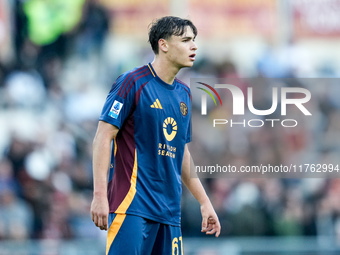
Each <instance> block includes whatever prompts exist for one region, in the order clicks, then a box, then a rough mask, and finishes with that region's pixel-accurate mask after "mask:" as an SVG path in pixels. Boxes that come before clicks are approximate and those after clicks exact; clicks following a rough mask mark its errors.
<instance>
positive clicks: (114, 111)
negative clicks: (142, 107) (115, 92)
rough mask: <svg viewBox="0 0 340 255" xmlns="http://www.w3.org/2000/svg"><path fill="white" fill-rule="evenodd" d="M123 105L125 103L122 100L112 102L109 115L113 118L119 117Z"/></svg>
mask: <svg viewBox="0 0 340 255" xmlns="http://www.w3.org/2000/svg"><path fill="white" fill-rule="evenodd" d="M122 107H123V104H122V103H121V102H119V101H117V100H115V101H114V102H113V104H112V107H111V110H110V112H109V116H110V117H111V118H114V119H117V118H118V116H119V113H120V110H121V109H122Z"/></svg>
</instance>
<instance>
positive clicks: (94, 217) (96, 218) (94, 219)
mask: <svg viewBox="0 0 340 255" xmlns="http://www.w3.org/2000/svg"><path fill="white" fill-rule="evenodd" d="M93 223H94V225H96V226H97V227H98V217H97V215H96V214H94V215H93Z"/></svg>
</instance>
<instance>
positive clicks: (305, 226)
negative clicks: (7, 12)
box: [0, 1, 340, 241]
mask: <svg viewBox="0 0 340 255" xmlns="http://www.w3.org/2000/svg"><path fill="white" fill-rule="evenodd" d="M18 2H19V1H18ZM14 10H15V15H14V16H15V24H16V26H15V33H14V40H13V43H14V49H15V51H14V52H15V61H12V62H11V63H10V64H8V63H0V127H1V128H0V240H2V239H18V240H24V239H30V238H37V239H74V238H91V237H98V236H99V235H100V234H99V231H98V230H97V229H96V228H95V226H94V225H93V223H92V221H91V219H90V212H89V210H90V203H91V200H92V166H91V158H92V156H91V154H92V140H93V137H94V134H95V131H96V127H97V123H98V117H99V115H100V112H101V108H102V106H103V103H104V101H105V97H106V95H107V93H108V91H109V90H110V87H111V84H112V83H113V82H114V80H115V79H116V77H118V75H119V74H120V73H121V72H123V71H127V70H128V68H132V67H134V65H135V64H136V63H138V65H143V64H145V63H146V62H145V61H151V60H152V58H151V59H149V58H150V56H151V55H150V53H151V49H149V48H145V49H144V48H143V49H141V50H132V52H138V54H136V55H133V59H130V58H129V59H126V58H125V59H123V58H122V59H120V58H118V57H117V58H116V59H109V57H108V55H107V52H112V51H115V50H113V49H111V47H114V46H115V44H111V43H110V42H111V40H112V37H114V31H113V32H112V31H110V29H109V21H108V20H109V17H108V16H109V14H108V12H107V11H106V10H105V9H103V8H102V7H101V6H100V5H97V4H96V3H95V1H88V2H86V4H85V5H84V6H83V10H82V11H83V15H82V18H81V20H80V22H79V24H78V25H77V26H76V27H75V28H74V29H73V30H72V31H70V32H68V33H66V34H61V35H59V36H58V38H57V39H56V40H55V41H54V42H52V43H49V44H47V45H44V46H39V45H37V44H35V43H33V42H32V41H31V40H30V39H29V37H28V34H27V20H26V19H27V16H26V14H25V13H24V12H23V9H22V5H21V4H17V5H15V7H14ZM292 48H294V42H290V45H289V49H292ZM261 50H263V49H261ZM0 51H1V50H0ZM200 54H201V56H200V58H198V61H197V63H195V65H194V68H192V69H190V70H189V69H188V70H183V71H182V72H181V74H180V77H179V78H181V79H183V80H184V82H186V83H188V84H189V83H190V78H192V77H216V78H230V77H234V78H237V77H240V74H239V72H238V70H239V69H240V68H241V69H242V67H240V66H238V65H237V63H234V62H233V60H231V59H228V57H227V56H226V59H225V61H223V62H222V63H221V62H218V63H215V62H214V61H213V60H211V58H210V59H209V58H208V57H207V56H204V52H202V53H200ZM294 54H297V53H294ZM198 55H199V54H198ZM286 56H287V48H285V49H282V50H281V51H280V50H278V51H275V52H274V51H272V50H270V47H269V46H268V48H265V49H264V50H263V52H261V54H259V57H258V59H257V60H256V61H255V62H254V63H253V66H254V67H255V69H256V76H258V77H264V78H266V77H276V78H283V77H297V76H302V77H303V76H304V75H306V76H311V75H312V76H313V77H330V78H335V77H337V75H339V72H340V70H337V68H336V67H335V66H332V64H331V63H326V64H325V65H323V66H321V67H320V66H319V67H318V68H314V69H313V68H307V69H306V67H307V65H306V60H305V58H303V57H301V58H298V59H294V61H292V60H291V59H290V58H287V57H286ZM299 59H300V60H301V61H305V62H304V63H303V64H301V62H299ZM307 62H308V61H307ZM127 67H128V68H127ZM242 75H243V76H246V74H245V73H243V74H242ZM250 75H254V74H253V73H252V74H250ZM333 80H334V79H333ZM300 86H302V87H306V88H308V89H309V90H310V91H311V92H312V94H313V95H315V96H316V98H314V100H313V102H312V103H311V106H310V107H312V108H313V120H314V119H315V120H316V122H317V123H315V124H314V125H311V126H301V127H300V126H299V127H298V128H294V129H290V130H289V131H284V130H282V129H279V131H282V132H278V129H270V128H269V129H267V128H258V129H252V130H247V131H246V132H240V131H238V129H223V130H219V131H217V132H222V133H223V132H224V135H222V136H220V137H223V138H224V139H221V140H219V144H217V145H216V144H213V145H212V144H210V143H209V141H216V139H215V140H214V139H212V140H209V139H205V137H203V136H202V133H204V127H205V125H207V123H199V125H194V126H193V142H192V145H191V153H192V155H193V157H194V161H195V162H196V164H198V165H204V164H207V163H211V164H214V163H216V162H217V161H218V162H224V163H225V164H234V165H252V164H257V163H258V162H265V163H270V164H273V165H277V164H282V163H291V162H295V160H296V159H297V158H304V159H306V160H310V161H308V162H307V163H313V162H314V161H316V162H335V163H336V162H337V161H336V159H337V158H338V157H339V155H340V154H339V153H340V141H339V139H340V136H339V132H340V103H339V100H338V95H339V94H340V89H339V85H337V84H336V82H335V83H332V82H329V80H328V82H327V83H326V82H325V83H324V84H312V85H308V84H301V85H300ZM243 89H244V88H243ZM267 89H268V87H266V86H262V87H260V88H259V90H258V91H259V94H263V95H264V94H266V93H267ZM225 97H227V95H225ZM267 103H268V102H266V101H265V100H260V99H259V102H258V104H257V105H259V104H264V108H263V109H267V108H268V107H267V106H268V104H267ZM269 103H270V102H269ZM193 107H194V110H195V112H194V114H197V113H199V111H200V109H199V106H198V104H197V102H196V103H195V102H193ZM266 107H267V108H266ZM222 110H223V109H222ZM314 117H315V118H314ZM292 130H293V131H292ZM217 135H218V133H217V134H216V136H217ZM236 138H237V139H236ZM203 159H204V160H203ZM207 160H208V161H209V162H207ZM311 160H313V162H311ZM225 177H226V176H223V177H222V176H221V178H212V179H202V182H203V184H204V185H205V187H206V189H207V192H208V193H209V196H210V198H211V199H212V202H213V204H214V206H215V208H216V210H217V213H218V215H219V217H220V220H221V223H222V236H318V237H324V236H332V237H334V238H337V239H338V241H340V200H339V199H338V196H339V194H340V180H339V179H335V178H334V179H331V178H328V179H327V178H322V179H321V178H310V179H306V178H300V179H298V178H295V179H292V178H282V179H280V178H253V179H247V178H238V179H237V178H225ZM182 204H183V207H182V213H183V215H182V224H183V235H184V236H201V235H202V234H201V233H200V224H201V216H200V211H199V205H198V204H197V202H196V201H195V200H194V199H193V197H192V196H191V195H190V194H189V193H188V191H187V190H185V189H184V194H183V201H182Z"/></svg>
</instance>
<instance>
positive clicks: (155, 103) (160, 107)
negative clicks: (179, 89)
mask: <svg viewBox="0 0 340 255" xmlns="http://www.w3.org/2000/svg"><path fill="white" fill-rule="evenodd" d="M150 107H151V108H156V109H163V107H162V105H161V103H160V102H159V100H158V98H157V99H156V101H155V102H153V104H152V105H150Z"/></svg>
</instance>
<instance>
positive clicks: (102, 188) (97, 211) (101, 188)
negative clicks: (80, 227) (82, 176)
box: [91, 121, 119, 230]
mask: <svg viewBox="0 0 340 255" xmlns="http://www.w3.org/2000/svg"><path fill="white" fill-rule="evenodd" d="M118 131H119V129H118V128H117V127H115V126H113V125H111V124H109V123H107V122H104V121H99V124H98V128H97V132H96V135H95V138H94V140H93V163H92V164H93V200H92V204H91V216H92V221H93V222H94V224H95V225H96V226H97V227H99V228H100V229H101V230H103V229H105V230H107V226H108V215H109V203H108V200H107V175H108V169H109V164H110V159H111V142H112V140H113V139H114V138H115V137H116V136H117V133H118Z"/></svg>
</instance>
